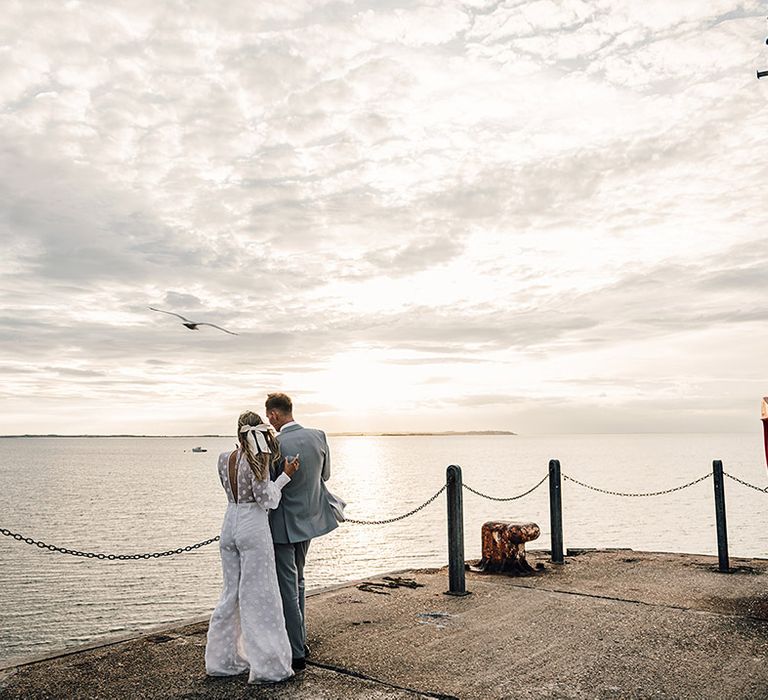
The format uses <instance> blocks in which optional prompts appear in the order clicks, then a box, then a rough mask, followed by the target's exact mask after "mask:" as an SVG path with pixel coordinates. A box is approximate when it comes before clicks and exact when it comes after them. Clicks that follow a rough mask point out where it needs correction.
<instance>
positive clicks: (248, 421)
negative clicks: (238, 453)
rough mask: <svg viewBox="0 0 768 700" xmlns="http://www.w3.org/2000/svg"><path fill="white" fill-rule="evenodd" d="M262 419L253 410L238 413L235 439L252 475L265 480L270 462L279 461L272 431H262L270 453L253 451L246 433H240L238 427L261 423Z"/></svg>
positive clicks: (267, 476) (278, 446) (276, 444)
mask: <svg viewBox="0 0 768 700" xmlns="http://www.w3.org/2000/svg"><path fill="white" fill-rule="evenodd" d="M263 422H264V421H263V420H262V419H261V416H260V415H259V414H258V413H254V412H253V411H245V412H243V413H241V414H240V417H239V418H238V419H237V440H238V442H239V443H240V449H241V450H242V451H243V453H244V454H245V458H246V459H247V460H248V465H249V466H250V468H251V471H252V472H253V474H254V476H255V477H256V478H257V479H258V480H259V481H266V480H267V479H269V466H270V463H271V462H273V461H274V462H279V461H280V445H278V443H277V440H276V439H275V436H274V434H273V433H272V431H270V432H268V433H264V439H265V440H266V441H267V446H268V447H269V449H270V450H272V454H268V453H266V452H254V451H253V449H252V448H251V446H250V444H248V440H247V439H246V438H247V433H241V432H240V428H242V427H243V426H244V425H261V424H262V423H263Z"/></svg>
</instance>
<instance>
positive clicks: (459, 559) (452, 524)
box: [445, 464, 467, 595]
mask: <svg viewBox="0 0 768 700" xmlns="http://www.w3.org/2000/svg"><path fill="white" fill-rule="evenodd" d="M445 479H446V484H447V486H448V488H447V490H446V494H447V501H448V590H447V591H446V594H447V595H467V589H466V579H465V576H464V508H463V505H462V496H463V494H462V491H463V488H464V487H463V485H462V481H461V467H459V466H458V465H456V464H451V466H449V467H448V469H446V470H445Z"/></svg>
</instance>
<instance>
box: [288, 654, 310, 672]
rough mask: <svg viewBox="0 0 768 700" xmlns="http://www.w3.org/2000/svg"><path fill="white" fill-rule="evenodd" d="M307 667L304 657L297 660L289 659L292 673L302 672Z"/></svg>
mask: <svg viewBox="0 0 768 700" xmlns="http://www.w3.org/2000/svg"><path fill="white" fill-rule="evenodd" d="M306 667H307V661H306V659H304V657H301V658H299V659H291V668H292V669H293V670H294V671H303V670H304V669H305V668H306Z"/></svg>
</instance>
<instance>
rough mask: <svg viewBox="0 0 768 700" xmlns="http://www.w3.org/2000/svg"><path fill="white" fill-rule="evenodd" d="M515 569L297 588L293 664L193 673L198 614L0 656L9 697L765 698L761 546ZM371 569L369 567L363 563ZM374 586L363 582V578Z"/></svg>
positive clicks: (199, 645) (767, 575)
mask: <svg viewBox="0 0 768 700" xmlns="http://www.w3.org/2000/svg"><path fill="white" fill-rule="evenodd" d="M529 560H530V562H531V563H532V564H534V565H535V564H536V563H537V562H540V563H543V564H544V567H545V568H544V570H543V571H540V572H539V573H538V574H537V575H535V576H531V577H526V578H511V577H507V576H504V575H494V574H477V573H472V572H470V571H468V572H467V578H466V583H467V589H468V590H469V591H470V592H471V595H469V596H467V597H452V596H446V595H444V591H445V590H447V588H448V576H447V570H446V569H439V570H435V569H430V570H414V571H410V572H405V573H400V574H399V575H400V576H407V577H410V578H414V579H415V580H416V581H418V582H419V583H421V584H423V587H421V588H415V589H410V588H396V589H383V588H376V587H367V588H366V589H365V590H360V589H359V588H358V587H357V585H356V584H349V585H345V586H341V587H336V588H334V589H331V590H326V591H322V592H319V593H317V594H315V595H312V596H311V597H310V598H309V599H308V601H307V608H308V619H309V637H310V640H309V641H310V645H311V647H312V659H311V663H310V665H309V666H308V667H307V670H306V671H305V672H304V673H303V674H301V675H300V676H298V677H297V678H295V679H292V680H290V681H288V682H286V683H283V684H278V685H273V686H248V685H247V683H246V676H245V675H243V676H239V677H236V678H232V679H212V678H207V677H206V676H205V671H204V667H203V650H204V646H205V632H206V628H207V624H206V622H205V621H199V622H195V623H193V624H188V625H185V626H181V627H175V628H172V629H167V630H164V631H162V632H158V633H154V634H152V635H145V636H142V637H138V638H134V639H130V640H125V641H122V642H119V643H114V644H111V645H109V646H102V647H96V648H91V649H88V650H84V651H80V652H76V653H70V654H67V655H65V656H60V657H56V658H50V659H47V660H38V661H36V662H33V663H26V664H17V665H15V666H13V667H10V668H5V669H3V670H0V697H2V698H8V699H9V700H11V699H15V698H25V699H27V698H243V697H252V698H290V699H294V698H314V699H322V698H328V699H331V698H345V699H347V698H348V699H351V700H354V699H357V698H361V699H362V698H371V699H377V698H381V699H389V698H392V699H395V698H397V699H400V698H403V699H405V698H420V697H443V698H450V697H453V698H462V699H463V698H467V699H478V700H479V699H480V698H482V699H485V698H531V699H532V698H536V699H537V700H538V699H541V698H569V699H570V698H621V699H622V700H623V699H624V698H681V699H685V698H691V699H694V698H695V699H696V700H699V699H702V698H712V699H713V700H714V699H717V700H721V699H722V698H729V699H734V700H736V699H741V698H750V699H751V698H754V699H755V700H757V699H758V698H759V699H761V700H765V698H768V560H765V559H732V560H731V566H732V567H733V568H734V571H733V572H732V573H729V574H723V573H719V572H718V571H717V567H718V561H717V558H716V557H705V556H696V555H684V554H660V553H647V552H634V551H632V550H608V551H605V550H603V551H585V552H582V553H579V554H577V555H575V556H574V555H573V553H571V556H568V557H566V563H565V564H563V565H556V564H550V563H549V560H548V559H547V558H546V557H544V556H542V554H541V553H540V552H535V551H534V552H529ZM369 580H370V581H378V582H380V581H382V578H381V577H375V578H371V579H369ZM376 590H378V591H383V592H385V593H386V594H383V593H381V592H380V593H376V592H374V591H376Z"/></svg>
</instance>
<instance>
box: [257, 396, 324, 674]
mask: <svg viewBox="0 0 768 700" xmlns="http://www.w3.org/2000/svg"><path fill="white" fill-rule="evenodd" d="M264 407H265V409H266V414H267V419H268V420H269V422H270V423H271V424H272V427H273V428H274V429H275V430H277V431H278V434H277V440H278V442H279V443H280V453H281V454H282V456H283V457H287V458H288V459H289V460H290V459H292V458H293V457H294V456H296V455H299V465H300V466H299V470H298V471H297V472H296V473H295V474H294V475H293V476H292V477H291V481H290V483H288V484H286V486H285V487H284V488H283V494H282V498H281V500H280V505H279V506H278V507H277V508H275V509H274V510H271V511H270V512H269V524H270V526H271V528H272V541H273V542H274V545H275V564H276V566H277V580H278V583H279V584H280V595H281V597H282V599H283V614H284V615H285V626H286V629H287V630H288V639H289V640H290V642H291V655H292V657H293V668H294V670H301V669H303V668H304V666H305V658H306V656H307V651H308V648H307V646H306V641H307V628H306V624H305V620H304V562H305V561H306V558H307V550H308V549H309V543H310V541H311V540H312V538H314V537H320V535H325V534H327V533H329V532H330V531H331V530H334V529H335V528H336V527H338V523H337V522H336V518H335V517H334V515H333V511H332V510H331V506H330V503H329V501H328V493H327V491H326V488H325V483H324V482H325V481H328V479H329V478H330V476H331V452H330V449H329V448H328V441H327V440H326V439H325V433H324V432H323V431H322V430H314V429H312V428H304V427H302V426H301V425H299V424H298V423H297V422H296V421H295V420H294V419H293V402H292V401H291V399H290V397H289V396H287V395H286V394H269V395H268V396H267V401H266V403H265V404H264ZM283 464H284V460H283V459H281V460H280V463H276V464H275V465H274V467H275V470H274V471H273V474H272V477H273V478H274V477H276V476H277V475H278V474H279V473H280V472H281V471H282V469H283Z"/></svg>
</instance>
